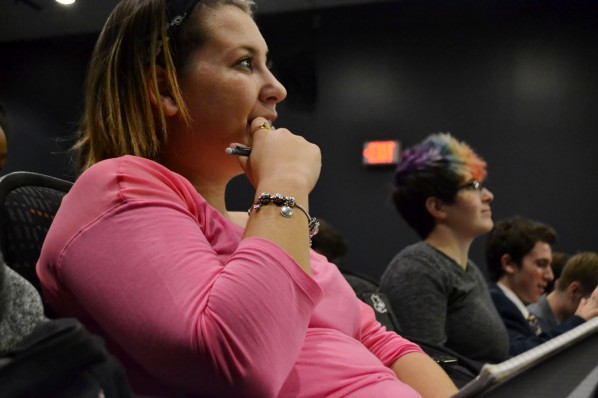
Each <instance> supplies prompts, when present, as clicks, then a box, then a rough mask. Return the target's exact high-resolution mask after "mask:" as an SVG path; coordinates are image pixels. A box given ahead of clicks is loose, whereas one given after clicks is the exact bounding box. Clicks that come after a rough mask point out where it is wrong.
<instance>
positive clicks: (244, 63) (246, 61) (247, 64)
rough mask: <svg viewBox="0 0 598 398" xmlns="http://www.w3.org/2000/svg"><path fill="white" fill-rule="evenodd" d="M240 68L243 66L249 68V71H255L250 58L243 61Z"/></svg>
mask: <svg viewBox="0 0 598 398" xmlns="http://www.w3.org/2000/svg"><path fill="white" fill-rule="evenodd" d="M239 66H242V67H243V68H247V69H249V70H253V64H252V62H251V59H249V58H247V59H244V60H241V62H239Z"/></svg>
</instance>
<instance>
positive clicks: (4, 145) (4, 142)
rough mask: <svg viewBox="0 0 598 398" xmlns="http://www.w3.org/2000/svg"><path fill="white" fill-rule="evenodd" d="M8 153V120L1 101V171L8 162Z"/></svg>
mask: <svg viewBox="0 0 598 398" xmlns="http://www.w3.org/2000/svg"><path fill="white" fill-rule="evenodd" d="M7 153H8V121H7V118H6V111H5V110H4V107H3V106H2V103H0V171H2V168H3V167H4V163H5V162H6V155H7Z"/></svg>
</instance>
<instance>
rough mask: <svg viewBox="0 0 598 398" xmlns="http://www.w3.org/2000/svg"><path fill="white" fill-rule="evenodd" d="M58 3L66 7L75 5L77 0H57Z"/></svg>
mask: <svg viewBox="0 0 598 398" xmlns="http://www.w3.org/2000/svg"><path fill="white" fill-rule="evenodd" d="M56 2H57V3H60V4H64V5H70V4H73V3H74V2H75V0H56Z"/></svg>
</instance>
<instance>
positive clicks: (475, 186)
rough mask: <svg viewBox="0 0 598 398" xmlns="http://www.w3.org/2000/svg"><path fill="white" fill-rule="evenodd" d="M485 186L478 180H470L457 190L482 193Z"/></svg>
mask: <svg viewBox="0 0 598 398" xmlns="http://www.w3.org/2000/svg"><path fill="white" fill-rule="evenodd" d="M484 188H486V186H485V185H484V184H482V183H481V182H479V181H478V180H471V181H469V182H466V183H465V184H463V185H461V186H460V187H459V189H468V190H470V191H482V190H483V189H484Z"/></svg>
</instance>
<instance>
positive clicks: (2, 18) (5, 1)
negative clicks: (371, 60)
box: [0, 0, 393, 42]
mask: <svg viewBox="0 0 598 398" xmlns="http://www.w3.org/2000/svg"><path fill="white" fill-rule="evenodd" d="M118 1H119V0H77V2H76V3H75V4H74V5H72V6H64V5H61V4H58V3H57V2H56V1H55V0H0V42H15V41H22V40H34V39H42V38H48V37H57V36H68V35H76V34H82V33H94V32H99V30H100V29H101V27H102V25H103V24H104V21H105V20H106V18H107V16H108V15H109V14H110V11H111V10H112V8H114V6H115V5H116V4H117V3H118ZM390 1H393V0H256V3H257V13H258V15H259V14H273V13H281V12H287V11H297V10H309V9H317V8H326V7H335V6H343V5H354V4H364V3H380V2H390Z"/></svg>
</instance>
